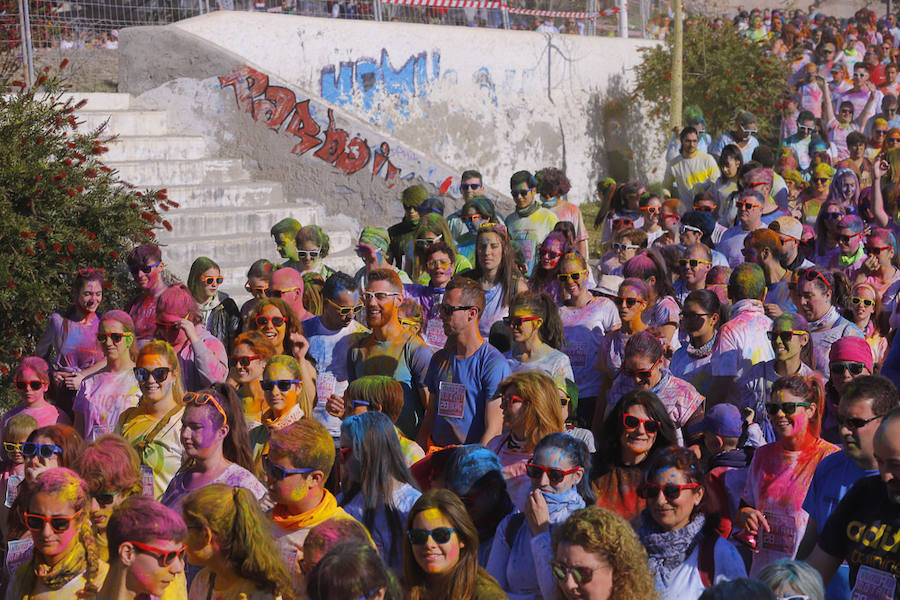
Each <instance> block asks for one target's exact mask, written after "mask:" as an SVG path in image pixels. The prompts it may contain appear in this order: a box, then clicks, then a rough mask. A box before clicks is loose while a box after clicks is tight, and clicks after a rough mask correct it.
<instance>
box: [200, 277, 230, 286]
mask: <svg viewBox="0 0 900 600" xmlns="http://www.w3.org/2000/svg"><path fill="white" fill-rule="evenodd" d="M200 281H202V282H203V285H212V284H214V283H215V284H216V285H222V282H223V281H225V278H224V277H222V276H221V275H219V276H218V277H201V278H200Z"/></svg>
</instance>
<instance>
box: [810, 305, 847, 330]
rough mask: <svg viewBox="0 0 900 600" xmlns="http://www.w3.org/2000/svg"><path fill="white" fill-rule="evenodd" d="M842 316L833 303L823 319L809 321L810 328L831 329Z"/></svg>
mask: <svg viewBox="0 0 900 600" xmlns="http://www.w3.org/2000/svg"><path fill="white" fill-rule="evenodd" d="M840 317H841V316H840V315H839V314H838V311H837V309H836V308H835V307H834V305H832V306H831V308H829V309H828V312H826V313H825V314H824V315H823V316H822V318H821V319H816V320H815V321H810V322H809V330H810V331H822V330H824V329H831V328H832V327H834V324H835V323H836V322H837V320H838V319H839V318H840Z"/></svg>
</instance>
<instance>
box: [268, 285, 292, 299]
mask: <svg viewBox="0 0 900 600" xmlns="http://www.w3.org/2000/svg"><path fill="white" fill-rule="evenodd" d="M296 289H299V288H295V287H292V288H287V289H284V290H273V289H272V288H270V287H269V288H266V297H267V298H281V297H282V296H284V295H285V294H287V293H288V292H293V291H294V290H296Z"/></svg>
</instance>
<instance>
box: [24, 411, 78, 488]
mask: <svg viewBox="0 0 900 600" xmlns="http://www.w3.org/2000/svg"><path fill="white" fill-rule="evenodd" d="M82 449H84V440H82V439H81V436H80V435H78V433H77V432H76V431H75V430H74V429H73V428H71V427H69V426H68V425H47V426H46V427H41V428H40V429H35V430H34V431H32V432H31V433H30V434H29V435H28V440H27V441H26V442H25V443H24V444H22V456H24V457H25V480H26V481H29V482H30V481H34V480H35V478H36V477H37V476H38V475H40V474H41V473H43V472H44V471H46V470H48V469H53V468H56V467H65V468H67V469H74V468H75V461H76V460H77V459H78V456H79V455H80V454H81V451H82Z"/></svg>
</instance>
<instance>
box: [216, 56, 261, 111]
mask: <svg viewBox="0 0 900 600" xmlns="http://www.w3.org/2000/svg"><path fill="white" fill-rule="evenodd" d="M219 85H220V86H222V87H231V88H233V89H234V98H235V100H237V103H238V106H240V107H241V108H242V109H244V112H251V111H252V110H253V98H256V97H257V96H260V95H262V93H263V92H265V90H266V86H268V85H269V76H268V75H266V74H265V73H260V72H259V71H257V70H256V69H254V68H252V67H247V66H243V67H241V68H240V69H238V70H237V71H235V72H233V73H232V74H231V75H227V76H225V77H219Z"/></svg>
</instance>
